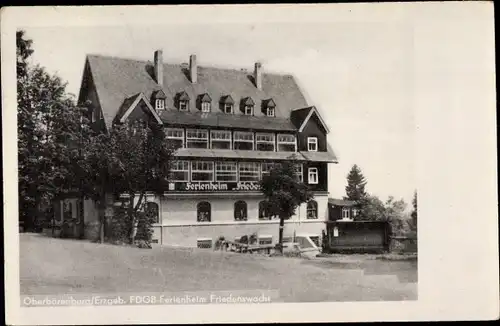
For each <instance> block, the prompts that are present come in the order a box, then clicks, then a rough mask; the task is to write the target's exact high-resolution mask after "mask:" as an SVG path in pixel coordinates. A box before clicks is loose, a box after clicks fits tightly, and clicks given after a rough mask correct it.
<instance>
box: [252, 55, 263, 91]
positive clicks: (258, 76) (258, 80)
mask: <svg viewBox="0 0 500 326" xmlns="http://www.w3.org/2000/svg"><path fill="white" fill-rule="evenodd" d="M253 78H254V80H255V87H257V88H258V89H262V64H261V63H260V62H256V63H255V70H254V73H253Z"/></svg>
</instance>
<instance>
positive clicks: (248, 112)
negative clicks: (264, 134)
mask: <svg viewBox="0 0 500 326" xmlns="http://www.w3.org/2000/svg"><path fill="white" fill-rule="evenodd" d="M245 115H253V105H245Z"/></svg>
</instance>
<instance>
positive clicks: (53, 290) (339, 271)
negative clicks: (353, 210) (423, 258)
mask: <svg viewBox="0 0 500 326" xmlns="http://www.w3.org/2000/svg"><path fill="white" fill-rule="evenodd" d="M20 237H21V239H20V245H21V248H20V253H21V257H20V268H21V269H20V278H21V280H20V282H21V293H22V294H63V293H116V292H120V293H123V292H142V293H144V292H155V293H160V292H178V291H223V290H252V289H272V290H278V291H279V293H280V300H279V301H284V302H318V301H381V300H382V301H392V300H416V299H417V283H416V280H417V279H416V278H417V268H416V262H412V261H402V262H392V261H382V260H375V259H366V258H365V257H357V256H352V257H351V258H350V259H347V260H346V259H340V258H336V257H332V258H317V259H313V260H303V259H298V258H282V257H266V256H260V255H255V254H254V255H250V254H235V253H222V252H214V251H211V250H207V249H181V248H169V247H156V248H154V249H149V250H148V249H138V248H131V247H120V246H114V245H109V244H95V243H90V242H88V241H83V240H63V239H54V238H48V237H45V236H43V235H38V234H21V235H20Z"/></svg>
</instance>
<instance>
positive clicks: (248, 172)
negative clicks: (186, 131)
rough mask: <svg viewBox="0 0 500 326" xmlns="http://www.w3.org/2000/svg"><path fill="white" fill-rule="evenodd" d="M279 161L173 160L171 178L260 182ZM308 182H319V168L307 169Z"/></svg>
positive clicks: (300, 172)
mask: <svg viewBox="0 0 500 326" xmlns="http://www.w3.org/2000/svg"><path fill="white" fill-rule="evenodd" d="M277 165H279V163H272V162H268V163H256V162H229V161H224V162H208V161H181V160H177V161H173V162H172V163H171V166H170V174H171V175H170V180H171V181H173V182H214V181H215V182H258V181H260V180H262V178H263V177H264V176H265V175H269V173H270V171H271V169H272V168H273V167H275V166H277ZM303 175H304V173H303V166H302V164H298V165H297V170H296V176H297V180H298V181H300V182H303ZM307 177H308V178H307V183H309V184H318V181H319V173H318V168H316V167H310V168H308V170H307Z"/></svg>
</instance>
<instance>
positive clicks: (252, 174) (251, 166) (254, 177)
mask: <svg viewBox="0 0 500 326" xmlns="http://www.w3.org/2000/svg"><path fill="white" fill-rule="evenodd" d="M239 165H240V181H241V182H245V181H259V180H260V171H259V164H257V163H243V162H242V163H240V164H239Z"/></svg>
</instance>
